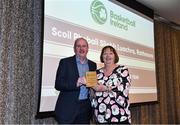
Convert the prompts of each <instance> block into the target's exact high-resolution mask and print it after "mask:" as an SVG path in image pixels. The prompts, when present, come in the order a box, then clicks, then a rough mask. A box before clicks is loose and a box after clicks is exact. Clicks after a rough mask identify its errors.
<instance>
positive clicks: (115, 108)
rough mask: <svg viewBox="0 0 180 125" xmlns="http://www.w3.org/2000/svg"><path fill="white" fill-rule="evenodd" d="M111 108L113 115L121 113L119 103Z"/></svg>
mask: <svg viewBox="0 0 180 125" xmlns="http://www.w3.org/2000/svg"><path fill="white" fill-rule="evenodd" d="M111 109H112V114H113V115H118V114H119V107H118V106H117V105H112V106H111Z"/></svg>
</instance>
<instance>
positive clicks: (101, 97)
mask: <svg viewBox="0 0 180 125" xmlns="http://www.w3.org/2000/svg"><path fill="white" fill-rule="evenodd" d="M97 79H98V83H99V84H104V85H107V86H111V87H112V91H109V92H108V91H104V92H95V96H96V97H95V102H94V114H95V119H96V121H97V122H98V123H123V122H124V121H127V122H129V123H131V117H130V110H129V97H128V93H129V88H130V81H131V80H130V75H129V72H128V69H127V68H126V67H125V66H122V65H118V66H117V67H116V68H115V69H114V70H113V72H112V74H111V75H109V76H105V75H104V72H103V69H102V68H101V69H99V70H97Z"/></svg>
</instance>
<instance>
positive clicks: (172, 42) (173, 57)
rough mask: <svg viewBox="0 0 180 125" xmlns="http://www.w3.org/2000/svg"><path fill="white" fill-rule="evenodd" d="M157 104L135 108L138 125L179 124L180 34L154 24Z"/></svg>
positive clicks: (133, 114)
mask: <svg viewBox="0 0 180 125" xmlns="http://www.w3.org/2000/svg"><path fill="white" fill-rule="evenodd" d="M154 27H155V59H156V73H157V88H158V102H157V103H154V104H151V103H149V104H143V105H138V106H134V107H132V122H133V123H135V124H177V123H180V31H179V30H176V29H174V28H171V27H170V26H169V25H168V24H165V23H162V22H160V21H158V20H155V25H154Z"/></svg>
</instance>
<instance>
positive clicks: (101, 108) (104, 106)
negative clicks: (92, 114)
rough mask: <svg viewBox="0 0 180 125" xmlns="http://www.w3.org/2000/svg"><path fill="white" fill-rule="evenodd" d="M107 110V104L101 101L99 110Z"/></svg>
mask: <svg viewBox="0 0 180 125" xmlns="http://www.w3.org/2000/svg"><path fill="white" fill-rule="evenodd" d="M105 111H106V105H105V104H104V103H101V104H100V105H99V112H101V113H102V112H105Z"/></svg>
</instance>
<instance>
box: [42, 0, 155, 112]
mask: <svg viewBox="0 0 180 125" xmlns="http://www.w3.org/2000/svg"><path fill="white" fill-rule="evenodd" d="M117 3H118V2H112V1H108V0H45V3H44V4H45V6H44V39H43V57H42V80H41V93H40V94H41V95H40V105H39V112H48V111H54V108H55V104H56V100H57V96H58V94H59V92H58V91H56V90H55V88H54V84H55V76H56V70H57V67H58V64H59V61H60V59H62V58H65V57H68V56H72V55H74V51H73V44H74V40H75V39H76V38H78V37H84V38H85V39H87V41H88V43H89V52H88V58H89V59H91V60H93V61H95V62H96V63H97V65H98V68H100V67H102V66H103V64H101V63H100V52H101V49H102V47H104V46H106V45H111V46H113V47H114V48H115V49H116V51H117V53H118V54H119V57H120V60H119V62H118V63H119V64H122V65H125V66H127V67H128V68H129V72H130V74H131V78H132V83H131V84H132V86H131V89H130V102H131V103H142V102H152V101H157V88H156V74H155V73H156V71H155V54H154V24H153V20H152V19H150V18H148V17H146V16H144V15H143V14H140V13H138V12H136V11H131V10H132V9H129V8H128V7H125V6H124V5H121V4H120V3H118V4H117Z"/></svg>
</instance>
